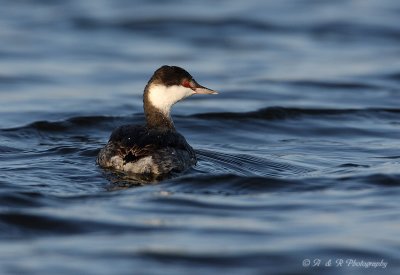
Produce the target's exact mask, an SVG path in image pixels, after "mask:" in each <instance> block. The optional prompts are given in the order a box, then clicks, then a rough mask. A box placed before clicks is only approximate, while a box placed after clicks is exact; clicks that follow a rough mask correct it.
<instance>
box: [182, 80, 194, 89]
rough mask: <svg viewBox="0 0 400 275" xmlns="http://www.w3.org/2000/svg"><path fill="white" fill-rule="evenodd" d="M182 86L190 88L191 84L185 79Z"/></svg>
mask: <svg viewBox="0 0 400 275" xmlns="http://www.w3.org/2000/svg"><path fill="white" fill-rule="evenodd" d="M182 86H183V87H186V88H192V86H190V81H189V80H187V79H186V80H184V81H183V82H182Z"/></svg>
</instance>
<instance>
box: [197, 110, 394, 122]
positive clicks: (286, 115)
mask: <svg viewBox="0 0 400 275" xmlns="http://www.w3.org/2000/svg"><path fill="white" fill-rule="evenodd" d="M388 113H390V114H396V115H397V114H400V109H395V108H392V109H391V108H366V109H303V108H283V107H267V108H263V109H260V110H258V111H253V112H243V113H235V112H218V113H203V114H194V115H191V117H195V118H201V119H221V120H224V119H230V120H235V119H264V120H280V119H290V118H298V117H304V116H311V117H321V116H337V115H353V114H355V115H368V116H381V115H382V114H388Z"/></svg>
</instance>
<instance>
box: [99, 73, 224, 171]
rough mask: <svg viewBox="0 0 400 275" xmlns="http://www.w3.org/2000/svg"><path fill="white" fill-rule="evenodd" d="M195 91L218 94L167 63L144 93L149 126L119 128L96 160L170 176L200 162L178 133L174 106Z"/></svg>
mask: <svg viewBox="0 0 400 275" xmlns="http://www.w3.org/2000/svg"><path fill="white" fill-rule="evenodd" d="M194 94H217V92H216V91H214V90H211V89H208V88H206V87H204V86H202V85H200V84H199V83H197V81H196V80H194V78H193V77H192V76H191V75H190V74H189V73H188V72H187V71H185V70H184V69H182V68H180V67H177V66H167V65H164V66H162V67H160V68H159V69H157V70H156V71H155V72H154V74H153V76H152V77H151V78H150V80H149V81H148V83H147V85H146V87H145V89H144V93H143V107H144V114H145V118H146V125H123V126H120V127H118V128H116V129H115V130H114V131H113V132H112V134H111V136H110V138H109V141H108V143H107V144H106V145H105V147H104V148H102V149H101V150H100V152H99V154H98V156H97V163H98V165H99V166H101V167H103V168H110V169H114V170H117V171H121V172H126V173H128V174H140V175H156V176H157V175H167V174H171V173H174V172H182V171H185V170H186V169H188V168H189V167H191V166H192V165H195V164H196V162H197V159H196V154H195V151H194V150H193V148H192V147H191V146H190V145H189V144H188V143H187V141H186V139H185V138H184V137H183V136H182V135H181V134H180V133H178V132H177V130H176V129H175V126H174V123H173V121H172V118H171V107H172V106H173V105H174V104H175V103H177V102H178V101H180V100H182V99H184V98H186V97H189V96H191V95H194Z"/></svg>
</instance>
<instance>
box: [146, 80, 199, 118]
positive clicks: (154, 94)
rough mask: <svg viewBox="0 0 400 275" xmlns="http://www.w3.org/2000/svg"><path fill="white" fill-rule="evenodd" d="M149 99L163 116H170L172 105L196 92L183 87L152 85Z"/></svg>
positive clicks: (149, 90)
mask: <svg viewBox="0 0 400 275" xmlns="http://www.w3.org/2000/svg"><path fill="white" fill-rule="evenodd" d="M148 93H149V95H148V97H149V100H150V102H151V104H152V105H153V106H154V107H155V108H157V109H159V110H160V111H161V112H162V113H163V114H165V115H167V116H170V111H171V107H172V105H174V104H175V103H177V102H178V101H180V100H182V99H184V98H186V97H189V96H191V95H193V94H194V93H195V92H194V91H193V90H192V89H190V88H186V87H183V86H180V85H179V86H178V85H174V86H169V87H167V86H164V85H151V86H150V87H149V89H148Z"/></svg>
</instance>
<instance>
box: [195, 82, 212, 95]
mask: <svg viewBox="0 0 400 275" xmlns="http://www.w3.org/2000/svg"><path fill="white" fill-rule="evenodd" d="M193 82H194V83H193V84H194V85H193V86H194V87H193V91H194V93H195V94H204V95H216V94H218V92H217V91H214V90H211V89H208V88H206V87H204V86H201V85H200V84H199V83H197V82H195V81H193Z"/></svg>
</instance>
